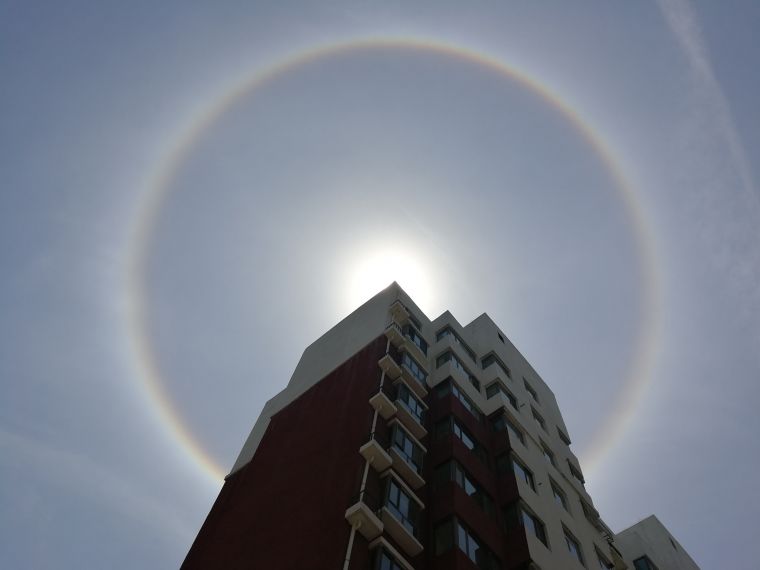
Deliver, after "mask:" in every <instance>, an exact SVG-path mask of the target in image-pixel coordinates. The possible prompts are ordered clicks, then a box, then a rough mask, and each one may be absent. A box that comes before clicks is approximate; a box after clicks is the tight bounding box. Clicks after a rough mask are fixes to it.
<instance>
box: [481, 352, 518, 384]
mask: <svg viewBox="0 0 760 570" xmlns="http://www.w3.org/2000/svg"><path fill="white" fill-rule="evenodd" d="M493 364H495V365H496V366H498V367H499V368H500V369H501V371H502V372H503V373H504V374H505V375H506V377H507V378H512V372H511V371H510V370H509V367H508V366H507V365H506V364H504V362H503V361H502V360H501V358H499V357H498V356H496V355H495V354H494V353H493V352H492V353H491V354H489V355H488V356H486V357H485V358H483V360H482V361H481V362H480V365H481V366H482V367H483V370H485V369H486V368H488V367H489V366H491V365H493Z"/></svg>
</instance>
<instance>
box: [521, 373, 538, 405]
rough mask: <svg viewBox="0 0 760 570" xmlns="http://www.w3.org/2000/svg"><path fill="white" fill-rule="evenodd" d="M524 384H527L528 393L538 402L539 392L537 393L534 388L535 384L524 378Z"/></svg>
mask: <svg viewBox="0 0 760 570" xmlns="http://www.w3.org/2000/svg"><path fill="white" fill-rule="evenodd" d="M523 385H524V386H525V389H526V390H527V391H528V394H530V397H531V398H533V399H534V400H535V401H536V402H538V394H536V391H535V390H534V389H533V386H531V385H530V384H528V381H527V380H526V379H525V378H523Z"/></svg>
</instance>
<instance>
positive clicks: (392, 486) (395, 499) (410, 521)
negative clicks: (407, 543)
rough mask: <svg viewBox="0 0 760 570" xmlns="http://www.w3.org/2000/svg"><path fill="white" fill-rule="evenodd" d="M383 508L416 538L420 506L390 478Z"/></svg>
mask: <svg viewBox="0 0 760 570" xmlns="http://www.w3.org/2000/svg"><path fill="white" fill-rule="evenodd" d="M385 506H386V507H387V509H388V510H389V511H390V512H391V513H393V515H394V516H395V517H396V518H397V519H398V520H399V522H400V523H401V524H402V525H404V528H405V529H406V530H408V531H409V532H410V533H412V535H414V536H417V523H418V520H419V515H420V506H419V505H418V504H417V502H416V501H415V500H414V499H412V498H411V497H410V496H409V495H408V494H407V493H406V491H404V489H402V488H401V485H399V483H398V482H397V481H396V480H395V479H393V478H392V477H388V494H387V497H386V501H385Z"/></svg>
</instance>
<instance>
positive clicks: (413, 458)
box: [393, 424, 424, 473]
mask: <svg viewBox="0 0 760 570" xmlns="http://www.w3.org/2000/svg"><path fill="white" fill-rule="evenodd" d="M393 447H395V448H396V449H397V450H398V452H399V454H400V455H401V456H402V457H403V458H404V459H405V460H406V462H407V463H409V465H411V466H412V468H413V469H414V470H415V471H417V473H420V472H421V471H422V458H423V456H424V452H423V451H422V448H421V447H420V446H419V445H417V444H416V443H415V442H414V440H413V439H412V437H411V436H410V435H409V434H408V433H406V430H405V429H404V428H402V427H401V426H400V425H399V424H394V425H393Z"/></svg>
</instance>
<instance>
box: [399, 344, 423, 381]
mask: <svg viewBox="0 0 760 570" xmlns="http://www.w3.org/2000/svg"><path fill="white" fill-rule="evenodd" d="M401 364H403V365H404V366H406V367H407V369H408V370H409V372H411V373H412V376H413V377H414V378H415V379H417V380H418V381H419V382H420V383H421V384H423V385H424V384H425V379H426V378H427V372H425V369H424V368H422V366H420V365H419V364H418V363H417V361H416V360H415V359H414V358H412V357H411V356H409V353H408V352H404V353H403V355H402V356H401Z"/></svg>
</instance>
